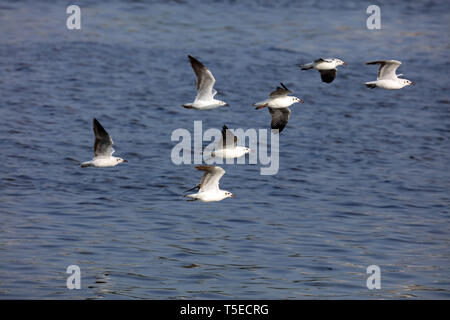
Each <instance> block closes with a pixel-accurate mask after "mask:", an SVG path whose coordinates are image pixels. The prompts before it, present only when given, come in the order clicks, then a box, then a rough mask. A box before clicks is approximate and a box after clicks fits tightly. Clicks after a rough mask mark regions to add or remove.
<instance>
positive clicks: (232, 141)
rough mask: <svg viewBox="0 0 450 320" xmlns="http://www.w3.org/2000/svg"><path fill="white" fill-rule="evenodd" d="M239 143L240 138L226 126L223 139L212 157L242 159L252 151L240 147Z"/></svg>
mask: <svg viewBox="0 0 450 320" xmlns="http://www.w3.org/2000/svg"><path fill="white" fill-rule="evenodd" d="M237 142H238V138H237V137H236V136H235V135H234V134H233V133H232V132H231V131H230V130H229V129H228V127H227V126H226V125H224V126H223V128H222V138H221V139H220V141H219V142H218V143H217V146H216V148H215V150H214V151H213V152H211V157H213V158H214V157H217V158H223V159H233V158H239V157H242V156H243V155H245V154H247V153H249V152H251V151H252V150H251V149H249V148H246V147H240V146H238V145H237ZM208 160H209V159H208Z"/></svg>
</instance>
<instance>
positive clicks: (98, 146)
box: [81, 118, 128, 168]
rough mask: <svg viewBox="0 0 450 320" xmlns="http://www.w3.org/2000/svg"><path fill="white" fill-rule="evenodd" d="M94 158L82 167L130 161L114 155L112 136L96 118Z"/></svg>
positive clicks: (108, 165) (112, 164)
mask: <svg viewBox="0 0 450 320" xmlns="http://www.w3.org/2000/svg"><path fill="white" fill-rule="evenodd" d="M94 134H95V143H94V158H93V159H92V160H91V161H86V162H83V163H82V164H81V167H82V168H86V167H114V166H116V165H118V164H119V163H121V162H128V160H124V159H122V158H119V157H113V156H112V154H113V153H114V149H113V148H112V146H113V144H114V142H113V140H112V139H111V136H110V135H109V134H108V132H106V130H105V129H104V128H103V127H102V125H101V124H100V122H98V121H97V119H95V118H94Z"/></svg>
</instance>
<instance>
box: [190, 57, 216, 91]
mask: <svg viewBox="0 0 450 320" xmlns="http://www.w3.org/2000/svg"><path fill="white" fill-rule="evenodd" d="M188 57H189V61H190V62H191V66H192V69H194V72H195V75H196V77H197V97H196V100H212V99H213V97H214V95H215V94H216V91H215V90H214V91H213V87H214V83H215V82H216V79H214V76H213V74H212V73H211V71H209V69H208V68H206V67H205V66H204V65H203V63H201V62H200V61H198V60H197V59H195V58H194V57H192V56H188Z"/></svg>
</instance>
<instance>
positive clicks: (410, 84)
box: [403, 79, 416, 86]
mask: <svg viewBox="0 0 450 320" xmlns="http://www.w3.org/2000/svg"><path fill="white" fill-rule="evenodd" d="M403 83H404V85H405V86H413V85H415V84H416V83H415V82H413V81H409V80H407V79H403Z"/></svg>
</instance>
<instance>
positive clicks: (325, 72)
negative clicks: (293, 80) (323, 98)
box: [300, 58, 346, 83]
mask: <svg viewBox="0 0 450 320" xmlns="http://www.w3.org/2000/svg"><path fill="white" fill-rule="evenodd" d="M342 65H346V63H345V62H344V61H342V60H340V59H335V58H327V59H323V58H319V59H316V60H314V62H311V63H307V64H303V65H300V68H302V70H309V69H316V70H318V71H319V73H320V76H321V78H322V81H323V82H326V83H331V82H333V80H334V78H336V74H337V66H342Z"/></svg>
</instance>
